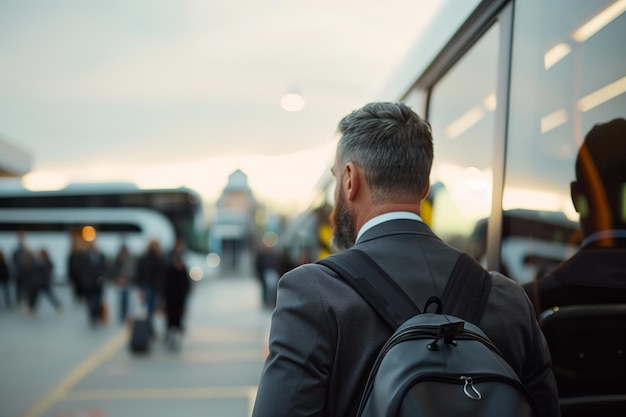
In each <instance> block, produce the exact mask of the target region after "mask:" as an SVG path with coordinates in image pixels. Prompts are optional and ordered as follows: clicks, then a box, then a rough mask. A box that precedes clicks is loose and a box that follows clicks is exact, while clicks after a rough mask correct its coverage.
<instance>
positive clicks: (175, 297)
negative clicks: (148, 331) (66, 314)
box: [0, 232, 191, 346]
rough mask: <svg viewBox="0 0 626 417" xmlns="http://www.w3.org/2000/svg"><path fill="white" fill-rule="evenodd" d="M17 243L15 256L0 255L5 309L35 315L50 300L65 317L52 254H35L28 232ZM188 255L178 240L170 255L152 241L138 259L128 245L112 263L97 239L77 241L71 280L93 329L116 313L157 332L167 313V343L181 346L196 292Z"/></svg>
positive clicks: (122, 320)
mask: <svg viewBox="0 0 626 417" xmlns="http://www.w3.org/2000/svg"><path fill="white" fill-rule="evenodd" d="M16 240H17V243H16V248H15V249H14V251H13V252H12V253H11V254H8V253H6V254H5V253H3V252H2V251H1V250H0V306H3V307H4V310H10V309H14V308H15V309H20V310H21V311H23V312H25V313H26V314H28V315H34V314H36V312H37V307H38V304H39V302H40V299H41V298H43V297H45V298H47V300H48V301H49V302H50V303H51V304H52V306H53V308H54V309H55V310H56V311H57V312H58V313H62V312H63V304H62V302H61V300H60V298H59V297H58V296H57V294H56V293H55V289H54V285H53V280H52V271H53V268H54V265H53V263H52V261H51V260H50V257H49V255H48V252H47V250H46V249H45V248H41V249H38V250H35V249H33V248H31V247H30V246H29V245H28V244H27V242H26V236H25V234H24V233H22V232H19V233H18V234H17V237H16ZM185 249H186V248H185V244H184V242H183V241H182V240H177V241H176V243H175V244H174V247H173V248H172V249H171V250H170V251H168V252H164V251H163V250H162V248H161V244H160V243H159V242H158V241H157V240H152V241H150V242H149V243H148V245H147V247H146V249H145V251H144V252H143V253H141V254H139V255H138V256H137V255H134V254H133V253H131V251H130V250H129V248H128V246H127V245H126V244H125V243H124V242H122V243H121V244H120V248H119V251H118V252H117V254H116V256H115V257H114V259H107V258H106V257H105V255H104V254H103V253H102V252H101V251H100V250H99V249H98V247H97V244H96V241H95V239H94V240H91V241H88V240H85V239H81V238H80V237H78V238H74V239H73V242H72V249H71V251H70V253H69V255H68V260H67V262H68V264H67V271H68V273H67V275H68V277H67V280H68V284H69V285H70V286H71V291H72V294H73V298H74V301H75V302H76V303H77V304H80V305H84V308H85V310H86V313H87V320H88V323H89V324H90V325H91V326H93V327H96V326H100V325H103V324H105V323H107V322H108V321H109V319H111V317H110V315H111V313H110V312H111V311H115V312H116V315H117V320H118V321H119V322H120V323H129V322H132V320H133V318H134V315H136V314H141V315H142V316H143V317H147V318H148V320H149V321H150V323H151V325H152V326H153V321H154V316H155V312H159V313H162V314H163V316H164V317H165V341H166V342H167V343H168V344H170V345H171V346H175V345H176V344H178V343H179V342H180V338H181V336H182V332H183V330H184V329H183V318H184V313H185V304H186V300H187V298H188V295H189V292H190V290H191V281H190V279H189V271H188V267H187V265H186V264H185V260H184V253H185ZM107 286H113V287H115V292H116V296H115V304H116V306H115V309H112V308H111V307H112V306H109V305H108V304H107V301H106V298H105V297H104V292H105V289H106V288H107Z"/></svg>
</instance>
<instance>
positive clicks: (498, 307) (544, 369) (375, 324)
mask: <svg viewBox="0 0 626 417" xmlns="http://www.w3.org/2000/svg"><path fill="white" fill-rule="evenodd" d="M339 132H340V134H341V135H342V136H341V139H340V140H339V143H338V146H337V150H336V155H335V161H334V164H333V167H332V173H333V175H334V177H335V180H336V185H335V207H334V210H333V213H332V214H331V217H332V224H333V239H334V243H335V245H336V246H337V248H338V249H343V250H352V249H359V250H361V251H363V252H365V253H366V254H367V255H369V257H371V258H372V259H373V260H374V261H375V262H376V263H377V264H378V265H379V266H380V267H381V268H382V269H383V270H384V271H385V272H386V273H387V274H388V275H390V276H391V278H392V279H393V280H394V281H395V283H396V284H397V285H398V286H399V287H400V288H402V289H403V290H404V292H406V293H407V295H408V296H409V297H410V298H411V300H412V301H413V302H414V303H415V304H416V305H417V306H420V307H422V308H423V307H424V306H425V303H426V301H427V299H428V298H429V297H431V296H438V297H440V298H441V297H442V294H441V292H442V291H443V289H444V288H445V286H446V284H447V281H448V277H449V276H450V273H451V270H452V268H453V267H454V265H455V263H456V261H457V260H458V258H459V257H460V256H461V255H460V252H459V251H458V250H457V249H455V248H453V247H451V246H449V245H448V244H446V243H444V242H443V241H442V240H440V239H439V238H438V237H437V236H436V235H435V234H434V233H433V232H432V231H431V230H430V228H429V227H428V225H426V224H425V223H424V222H423V221H422V220H421V217H420V214H421V212H420V202H421V201H422V200H423V199H424V198H425V197H426V195H427V193H428V189H429V177H430V169H431V166H432V161H433V154H434V152H433V139H432V133H431V128H430V125H429V123H428V122H427V121H425V120H424V119H422V118H421V117H419V116H418V115H417V114H416V113H415V112H413V111H412V110H411V109H410V108H409V107H408V106H406V105H405V104H402V103H370V104H368V105H366V106H364V107H363V108H361V109H359V110H357V111H355V112H353V113H351V114H349V115H347V116H346V117H344V118H343V119H342V120H341V121H340V123H339ZM331 256H335V255H331ZM477 267H478V268H480V266H479V265H478V264H477ZM491 275H492V288H491V291H490V292H489V296H488V299H487V303H486V307H485V310H484V312H483V314H482V318H481V321H480V328H481V329H482V330H483V331H484V332H485V333H486V334H487V336H488V337H489V338H490V339H491V340H492V341H493V342H494V343H495V345H496V346H497V347H498V348H499V349H500V351H501V352H502V354H503V356H504V358H505V359H506V361H507V362H508V363H509V365H510V366H511V367H512V369H513V370H514V371H515V372H516V373H517V375H518V376H519V378H520V380H521V381H522V383H523V384H524V386H525V387H526V389H527V390H528V392H529V394H530V396H531V398H532V400H533V402H534V403H535V405H536V407H537V409H538V410H539V415H541V416H558V415H559V403H558V395H557V390H556V384H555V382H554V376H553V374H552V370H551V366H550V365H551V364H550V354H549V350H548V347H547V345H546V343H545V339H544V337H543V335H542V333H541V330H540V328H539V326H538V324H537V321H536V318H535V313H534V309H533V306H532V304H531V302H530V300H529V299H528V297H527V296H526V294H525V293H524V290H523V289H522V288H521V287H520V286H519V285H518V284H516V283H515V282H514V281H512V280H511V279H508V278H507V277H505V276H503V275H501V274H498V273H493V274H491ZM392 332H393V329H392V328H391V327H390V326H388V325H387V323H386V322H385V321H384V320H383V319H382V318H381V317H380V316H379V315H378V314H377V313H376V312H375V311H374V310H373V309H372V308H371V307H370V306H369V304H368V303H367V302H366V301H365V300H364V299H363V298H362V297H361V296H360V295H359V294H358V293H357V292H356V291H355V290H354V289H353V288H352V287H351V286H350V285H349V284H348V283H346V282H344V281H343V280H342V279H340V278H339V277H338V276H337V275H336V274H335V273H334V272H333V271H332V270H331V269H330V268H327V267H326V266H323V265H321V264H317V263H313V264H304V265H301V266H298V267H296V268H295V269H293V270H291V271H290V272H287V273H286V274H285V275H283V277H282V278H281V280H280V281H279V288H278V297H277V303H276V308H275V310H274V313H273V316H272V323H271V329H270V336H269V354H268V357H267V359H266V362H265V366H264V369H263V372H262V375H261V379H260V383H259V388H258V392H257V397H256V402H255V405H254V410H253V414H252V415H253V417H283V416H284V417H287V416H289V417H298V416H308V417H313V416H319V417H322V416H341V417H354V416H356V414H357V409H358V406H359V400H360V398H361V395H362V392H363V390H364V387H365V384H366V380H367V377H368V373H369V371H370V369H371V367H372V365H373V363H374V361H375V359H376V356H377V354H378V352H379V351H380V349H381V348H382V346H383V344H384V343H385V342H386V341H387V339H388V338H389V336H391V334H392Z"/></svg>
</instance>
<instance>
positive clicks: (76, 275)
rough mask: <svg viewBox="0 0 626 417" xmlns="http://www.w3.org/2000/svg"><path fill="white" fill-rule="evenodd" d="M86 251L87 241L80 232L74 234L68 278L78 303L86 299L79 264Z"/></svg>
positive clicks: (68, 260) (69, 258)
mask: <svg viewBox="0 0 626 417" xmlns="http://www.w3.org/2000/svg"><path fill="white" fill-rule="evenodd" d="M85 250H86V247H85V241H84V240H83V238H82V237H81V236H80V234H78V232H73V233H72V248H71V250H70V254H69V256H68V259H67V278H68V280H69V282H70V284H71V285H72V291H73V293H74V300H75V301H76V302H77V303H82V302H83V301H84V298H85V294H84V293H83V289H82V286H81V282H80V281H81V277H80V272H79V270H78V269H79V264H80V262H81V260H80V258H81V255H82V252H84V251H85Z"/></svg>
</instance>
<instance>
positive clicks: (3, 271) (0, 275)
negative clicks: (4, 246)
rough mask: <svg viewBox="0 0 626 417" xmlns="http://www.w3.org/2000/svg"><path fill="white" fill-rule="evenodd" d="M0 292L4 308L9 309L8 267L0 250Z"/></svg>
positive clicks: (9, 284)
mask: <svg viewBox="0 0 626 417" xmlns="http://www.w3.org/2000/svg"><path fill="white" fill-rule="evenodd" d="M0 291H2V295H3V298H4V307H5V308H6V309H9V308H11V280H10V274H9V266H8V265H7V262H6V259H5V258H4V252H2V251H1V250H0Z"/></svg>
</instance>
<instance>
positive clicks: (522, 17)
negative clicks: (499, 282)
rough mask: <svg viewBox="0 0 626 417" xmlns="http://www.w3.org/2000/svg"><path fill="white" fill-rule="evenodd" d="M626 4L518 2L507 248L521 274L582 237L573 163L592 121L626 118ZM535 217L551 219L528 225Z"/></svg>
mask: <svg viewBox="0 0 626 417" xmlns="http://www.w3.org/2000/svg"><path fill="white" fill-rule="evenodd" d="M625 10H626V1H624V0H620V1H606V0H595V1H588V0H574V1H571V0H560V1H550V2H546V1H541V0H527V1H523V2H516V3H515V16H516V24H515V28H514V35H513V39H514V41H513V49H512V51H513V57H512V70H511V101H510V112H509V125H508V134H507V136H508V141H507V158H506V175H505V187H504V195H503V209H504V211H505V212H504V216H505V219H507V218H508V220H505V221H506V222H507V224H508V225H509V227H505V228H503V242H502V253H501V256H502V260H503V264H506V262H505V260H508V265H507V268H508V271H507V272H508V273H509V274H510V275H511V276H512V277H513V278H515V279H517V280H518V281H521V282H527V281H530V280H532V279H534V278H535V277H536V276H538V275H542V274H543V273H544V272H545V271H546V270H547V269H549V268H551V267H553V266H554V265H555V264H557V263H559V262H560V261H562V260H563V259H565V258H567V257H569V256H570V255H571V254H572V253H573V251H574V250H575V249H576V247H577V246H578V244H579V243H580V234H579V232H578V231H577V228H578V214H577V213H576V212H575V210H574V207H573V205H572V202H571V197H570V182H571V181H573V180H574V178H575V176H574V161H575V158H576V152H577V150H578V148H579V147H580V144H581V143H582V142H583V140H584V135H585V133H586V132H588V131H589V130H590V129H591V127H592V126H593V125H595V124H596V123H603V122H607V121H609V120H612V119H614V118H617V117H624V109H626V54H624V47H623V44H624V39H626V13H624V11H625ZM538 20H539V21H538ZM536 28H541V30H537V29H536ZM599 62H601V63H602V64H601V65H598V63H599ZM616 151H621V152H625V150H616ZM519 213H524V216H523V217H520V216H519V215H518V214H519ZM531 217H532V218H533V222H534V223H535V224H541V225H542V227H524V224H526V223H527V222H528V221H529V218H531Z"/></svg>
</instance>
